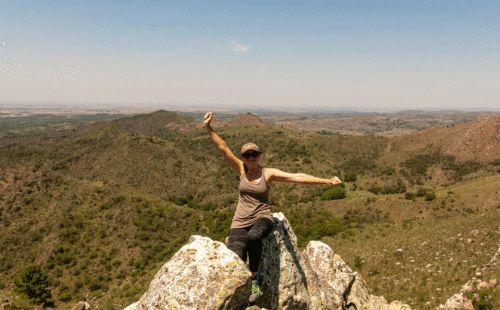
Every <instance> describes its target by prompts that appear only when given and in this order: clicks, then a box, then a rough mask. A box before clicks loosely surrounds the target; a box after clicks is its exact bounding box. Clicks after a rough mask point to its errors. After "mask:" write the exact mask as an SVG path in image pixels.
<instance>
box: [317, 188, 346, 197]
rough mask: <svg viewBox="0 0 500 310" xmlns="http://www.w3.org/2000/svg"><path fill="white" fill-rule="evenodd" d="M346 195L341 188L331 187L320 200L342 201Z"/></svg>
mask: <svg viewBox="0 0 500 310" xmlns="http://www.w3.org/2000/svg"><path fill="white" fill-rule="evenodd" d="M346 195H347V192H346V190H345V189H343V188H342V187H333V188H330V189H329V190H327V191H326V192H324V193H323V194H322V195H321V200H335V199H343V198H345V197H346Z"/></svg>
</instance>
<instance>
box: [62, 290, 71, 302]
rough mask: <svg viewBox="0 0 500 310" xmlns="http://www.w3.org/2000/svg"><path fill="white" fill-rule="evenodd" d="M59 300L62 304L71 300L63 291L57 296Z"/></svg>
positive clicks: (68, 294) (69, 295)
mask: <svg viewBox="0 0 500 310" xmlns="http://www.w3.org/2000/svg"><path fill="white" fill-rule="evenodd" d="M59 300H60V301H62V302H66V301H70V300H71V294H70V293H69V292H68V291H64V292H62V293H61V295H59Z"/></svg>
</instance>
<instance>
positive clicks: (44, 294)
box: [14, 264, 52, 305]
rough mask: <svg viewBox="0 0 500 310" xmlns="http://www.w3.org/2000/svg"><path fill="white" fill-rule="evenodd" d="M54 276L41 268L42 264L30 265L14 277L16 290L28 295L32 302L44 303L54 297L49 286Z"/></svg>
mask: <svg viewBox="0 0 500 310" xmlns="http://www.w3.org/2000/svg"><path fill="white" fill-rule="evenodd" d="M51 284H52V278H51V277H50V276H49V275H48V274H46V273H45V272H43V271H42V270H41V267H40V265H33V264H32V265H29V266H28V267H26V268H25V269H23V270H22V271H21V272H20V273H19V275H17V276H16V277H15V278H14V292H15V293H17V294H21V295H25V296H27V297H28V299H29V302H30V303H32V304H36V305H39V304H42V303H45V302H47V301H48V300H49V299H50V298H51V297H52V292H51V291H50V290H49V289H48V287H49V286H50V285H51Z"/></svg>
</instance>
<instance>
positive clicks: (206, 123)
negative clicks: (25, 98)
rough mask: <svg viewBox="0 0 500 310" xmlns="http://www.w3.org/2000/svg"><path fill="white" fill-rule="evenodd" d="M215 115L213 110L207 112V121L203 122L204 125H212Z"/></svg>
mask: <svg viewBox="0 0 500 310" xmlns="http://www.w3.org/2000/svg"><path fill="white" fill-rule="evenodd" d="M213 116H214V114H213V113H212V112H208V113H207V114H205V121H204V122H203V125H205V127H209V126H210V122H212V118H213Z"/></svg>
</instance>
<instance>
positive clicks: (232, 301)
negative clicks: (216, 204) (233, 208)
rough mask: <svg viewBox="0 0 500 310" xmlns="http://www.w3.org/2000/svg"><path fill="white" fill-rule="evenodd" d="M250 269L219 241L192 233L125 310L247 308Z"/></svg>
mask: <svg viewBox="0 0 500 310" xmlns="http://www.w3.org/2000/svg"><path fill="white" fill-rule="evenodd" d="M249 279H250V272H249V271H248V268H247V266H246V265H245V263H244V262H243V261H242V260H241V259H240V258H239V257H238V255H236V254H235V253H234V252H233V251H231V250H229V249H228V248H227V247H226V246H225V245H224V244H223V243H222V242H218V241H213V240H211V239H210V238H207V237H201V236H191V238H190V239H189V242H188V244H186V245H185V246H183V247H182V248H181V249H180V250H179V251H178V252H177V253H175V254H174V256H173V257H172V258H171V259H170V260H169V261H168V262H167V263H166V264H165V265H163V266H162V267H161V268H160V270H159V271H158V273H157V274H156V275H155V277H154V278H153V281H152V282H151V283H150V285H149V289H148V291H147V292H146V293H145V294H144V295H143V296H142V297H141V299H139V301H137V302H136V303H134V304H132V305H130V306H128V307H127V308H125V309H126V310H139V309H186V310H189V309H193V310H195V309H241V308H243V309H244V308H246V306H247V304H248V298H249V296H250V291H249V290H248V287H249V285H248V284H247V282H249Z"/></svg>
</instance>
